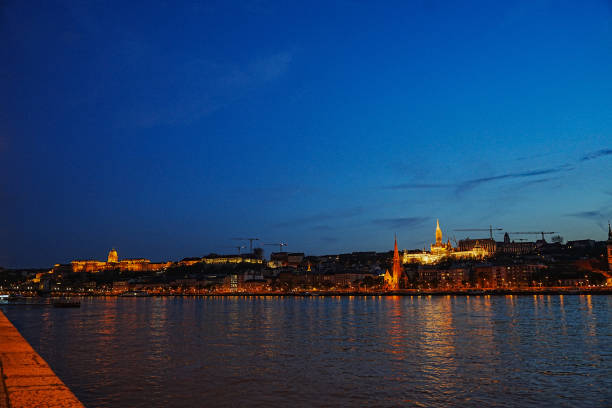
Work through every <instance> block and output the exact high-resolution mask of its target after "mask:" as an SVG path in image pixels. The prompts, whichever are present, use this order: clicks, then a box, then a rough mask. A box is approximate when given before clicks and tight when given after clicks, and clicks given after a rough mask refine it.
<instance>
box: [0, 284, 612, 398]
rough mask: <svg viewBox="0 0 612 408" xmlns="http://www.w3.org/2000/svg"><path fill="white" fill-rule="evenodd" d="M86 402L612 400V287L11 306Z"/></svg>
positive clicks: (36, 344) (23, 327) (18, 321)
mask: <svg viewBox="0 0 612 408" xmlns="http://www.w3.org/2000/svg"><path fill="white" fill-rule="evenodd" d="M2 310H3V311H4V312H5V314H6V315H7V317H8V318H9V319H10V320H11V321H12V322H13V323H14V324H15V326H17V328H18V329H19V331H20V332H21V333H22V334H23V335H24V336H25V337H26V339H28V341H30V343H31V344H32V346H33V347H34V348H35V349H36V350H37V351H38V352H39V353H40V354H41V355H42V356H43V357H44V358H45V359H46V360H47V361H48V362H49V364H50V365H51V367H52V368H53V369H54V370H55V371H56V373H57V374H58V375H59V376H60V377H61V378H62V380H64V382H65V383H66V384H67V385H68V386H69V387H70V388H71V389H72V390H73V391H74V392H75V394H76V395H77V396H78V397H79V398H80V399H81V401H83V402H84V403H85V404H86V405H87V406H89V407H190V406H266V407H268V406H278V407H285V406H348V405H352V406H362V405H367V406H433V407H436V406H439V407H442V406H483V405H487V406H509V407H510V406H611V405H612V327H611V323H612V297H610V296H524V297H516V296H505V297H504V296H500V297H495V296H493V297H489V296H471V297H463V296H458V297H452V296H447V297H427V296H423V297H309V298H299V297H295V298H294V297H243V298H238V297H236V298H232V297H226V298H225V297H218V298H214V297H213V298H189V297H186V298H131V299H130V298H85V299H82V303H81V308H80V309H54V308H51V307H41V306H2Z"/></svg>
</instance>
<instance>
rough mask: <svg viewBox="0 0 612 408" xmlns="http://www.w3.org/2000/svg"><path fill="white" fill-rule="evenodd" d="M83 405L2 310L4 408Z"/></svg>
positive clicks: (0, 392) (0, 396)
mask: <svg viewBox="0 0 612 408" xmlns="http://www.w3.org/2000/svg"><path fill="white" fill-rule="evenodd" d="M21 407H23V408H31V407H49V408H52V407H53V408H54V407H68V408H77V407H79V408H83V404H81V402H80V401H79V400H78V399H77V397H76V396H75V395H74V394H73V393H72V391H70V389H68V387H66V385H65V384H64V383H63V382H62V380H60V379H59V378H58V376H57V375H55V373H54V372H53V370H51V368H50V367H49V365H48V364H47V363H46V362H45V360H43V359H42V357H40V356H39V355H38V353H37V352H36V351H34V349H33V348H32V346H30V344H29V343H28V342H27V341H26V339H24V338H23V336H22V335H21V334H19V331H17V329H16V328H15V326H13V324H12V323H11V322H10V321H9V320H8V319H7V318H6V316H5V315H4V314H3V313H2V312H1V311H0V408H21Z"/></svg>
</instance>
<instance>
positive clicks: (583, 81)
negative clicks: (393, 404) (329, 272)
mask: <svg viewBox="0 0 612 408" xmlns="http://www.w3.org/2000/svg"><path fill="white" fill-rule="evenodd" d="M59 4H60V5H62V6H61V7H57V5H46V4H41V5H40V7H36V8H31V7H28V5H26V4H23V3H11V4H5V5H3V6H2V8H1V13H0V34H1V35H2V37H1V38H3V40H2V44H3V45H4V47H0V57H1V58H2V59H3V61H6V63H5V64H3V66H2V67H1V68H0V74H1V75H0V87H1V88H2V89H3V90H4V92H3V94H4V95H5V97H4V98H2V99H1V102H0V103H1V105H0V106H1V112H2V120H1V121H0V163H1V164H0V166H1V167H0V174H2V176H1V178H0V182H1V183H2V186H3V187H2V189H1V190H0V192H1V194H2V196H1V199H2V214H3V217H2V221H1V222H2V224H1V225H2V227H3V230H4V231H5V234H2V241H0V248H2V249H1V250H0V266H3V267H9V268H10V267H48V266H49V265H53V264H54V263H57V262H62V261H69V260H71V259H74V258H86V259H87V258H94V259H97V258H99V257H101V256H103V255H104V254H105V251H108V249H109V248H111V247H116V248H121V251H122V253H124V254H129V256H130V257H145V258H148V259H152V260H176V259H181V258H183V257H187V256H193V255H204V254H207V253H210V252H216V253H230V252H231V251H232V249H231V247H232V246H233V245H234V243H235V242H233V241H232V240H231V238H232V237H236V236H244V235H243V234H248V236H256V237H261V238H262V239H265V240H269V241H264V242H280V241H283V242H287V243H289V247H288V250H289V251H296V252H305V253H309V254H324V253H341V252H350V251H360V250H363V251H365V250H375V251H385V250H389V249H390V248H391V245H390V242H391V239H390V237H392V236H393V234H394V233H397V234H398V244H399V245H400V247H401V248H407V249H411V248H422V247H423V246H424V245H428V244H429V243H431V228H432V227H431V225H432V223H433V222H434V221H435V219H436V218H439V219H440V220H443V225H444V226H443V228H448V229H449V230H445V231H444V235H445V236H447V235H448V233H449V232H451V231H450V230H451V229H460V228H486V227H488V226H489V225H493V226H497V227H503V228H504V229H505V230H506V231H539V230H543V231H558V232H559V234H560V235H562V236H563V237H564V238H565V239H566V240H575V239H583V238H592V239H595V240H605V239H606V236H607V222H608V220H609V219H610V218H612V184H611V183H610V181H609V174H610V173H611V170H612V161H611V159H612V143H611V140H612V119H611V117H610V114H609V112H610V111H611V110H612V100H610V98H609V95H610V91H611V90H612V79H611V78H610V76H609V72H610V69H611V68H612V56H611V55H610V53H609V38H610V23H609V21H610V16H611V13H612V11H611V9H610V7H609V4H608V3H607V2H605V1H599V2H592V3H590V4H584V5H574V4H555V5H552V4H548V3H545V2H542V3H534V2H518V3H514V4H490V3H489V2H471V3H470V4H469V5H466V6H465V7H457V6H456V5H454V4H453V3H450V2H449V3H444V2H440V3H435V4H434V3H432V4H430V3H414V4H410V5H406V4H398V5H397V6H396V7H394V8H392V7H388V6H387V7H382V6H378V5H371V4H360V3H357V2H355V3H346V4H343V5H338V4H335V5H329V4H325V3H313V4H312V5H311V6H310V7H308V8H303V9H301V8H299V7H295V6H285V5H278V4H277V5H272V4H265V3H263V4H257V5H256V4H254V3H248V4H246V5H237V4H234V3H230V2H224V3H223V4H208V5H206V6H184V7H174V6H172V7H170V6H169V7H164V6H158V7H152V8H148V9H142V8H139V7H137V6H134V5H124V6H121V7H119V6H107V5H100V4H98V5H86V4H81V5H76V4H73V3H72V2H65V3H62V2H59ZM313 21H317V23H316V24H313V23H312V22H313ZM177 23H180V24H177ZM177 27H180V28H177ZM228 27H230V28H231V29H228ZM58 101H59V102H58ZM445 226H446V227H445ZM472 235H474V236H472ZM486 235H487V234H485V233H483V234H482V237H486ZM470 236H471V237H472V238H478V237H479V236H475V234H470ZM457 238H458V239H459V238H460V237H459V236H457ZM529 238H531V237H529ZM496 239H498V240H501V236H496ZM268 248H269V249H270V250H271V249H273V247H268ZM267 252H269V251H267Z"/></svg>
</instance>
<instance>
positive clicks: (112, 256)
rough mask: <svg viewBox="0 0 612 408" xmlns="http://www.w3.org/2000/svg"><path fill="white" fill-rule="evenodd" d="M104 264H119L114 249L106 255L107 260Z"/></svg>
mask: <svg viewBox="0 0 612 408" xmlns="http://www.w3.org/2000/svg"><path fill="white" fill-rule="evenodd" d="M106 262H108V263H117V262H119V256H118V255H117V250H116V249H115V248H113V249H111V250H110V252H109V253H108V259H107V261H106Z"/></svg>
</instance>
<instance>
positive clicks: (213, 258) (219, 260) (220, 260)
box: [178, 254, 263, 266]
mask: <svg viewBox="0 0 612 408" xmlns="http://www.w3.org/2000/svg"><path fill="white" fill-rule="evenodd" d="M197 263H204V264H207V265H225V264H239V263H250V264H262V263H263V261H262V260H261V259H259V258H255V257H254V256H252V255H251V256H249V254H247V255H210V256H205V257H202V258H185V259H182V260H180V261H179V262H178V265H179V266H191V265H195V264H197Z"/></svg>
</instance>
